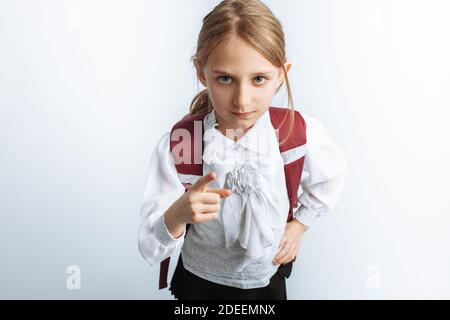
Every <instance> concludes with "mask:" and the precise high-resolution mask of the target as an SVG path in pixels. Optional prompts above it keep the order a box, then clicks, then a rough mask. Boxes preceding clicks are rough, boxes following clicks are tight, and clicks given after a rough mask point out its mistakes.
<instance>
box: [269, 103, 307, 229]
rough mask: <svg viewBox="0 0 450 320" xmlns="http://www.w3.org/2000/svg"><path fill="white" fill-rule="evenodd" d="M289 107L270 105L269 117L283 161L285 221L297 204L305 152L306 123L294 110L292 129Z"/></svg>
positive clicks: (292, 213) (291, 214)
mask: <svg viewBox="0 0 450 320" xmlns="http://www.w3.org/2000/svg"><path fill="white" fill-rule="evenodd" d="M290 112H291V111H290V109H287V108H276V107H270V108H269V113H270V119H271V122H272V125H273V127H274V129H275V130H276V131H277V137H278V141H279V142H280V143H281V142H283V141H284V142H283V143H282V144H280V153H281V156H282V158H283V161H284V175H285V178H286V187H287V191H288V196H289V212H288V218H287V221H291V220H292V219H293V215H294V208H296V207H297V206H298V188H299V187H300V181H301V177H302V172H303V165H304V162H305V153H306V123H305V120H304V119H303V117H302V116H301V114H300V113H299V112H298V111H295V112H294V122H293V127H292V131H291V132H290V133H289V129H290V122H291V116H290V114H289V113H290Z"/></svg>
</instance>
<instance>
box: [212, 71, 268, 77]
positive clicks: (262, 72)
mask: <svg viewBox="0 0 450 320" xmlns="http://www.w3.org/2000/svg"><path fill="white" fill-rule="evenodd" d="M213 72H214V73H220V74H227V75H230V76H231V75H232V74H231V73H229V72H226V71H221V70H213ZM257 74H266V75H269V74H272V71H260V72H255V73H252V74H251V75H252V76H255V75H257Z"/></svg>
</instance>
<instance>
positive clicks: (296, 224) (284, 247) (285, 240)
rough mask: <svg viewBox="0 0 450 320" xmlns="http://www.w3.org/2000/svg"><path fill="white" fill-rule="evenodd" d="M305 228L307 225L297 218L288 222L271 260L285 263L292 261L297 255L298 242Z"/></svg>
mask: <svg viewBox="0 0 450 320" xmlns="http://www.w3.org/2000/svg"><path fill="white" fill-rule="evenodd" d="M307 229H308V227H307V226H305V225H304V224H303V223H301V222H300V221H298V220H297V219H292V220H291V221H290V222H288V223H287V224H286V228H285V230H284V234H283V236H282V237H281V241H280V244H279V246H278V248H279V251H278V253H277V255H276V256H275V258H274V259H273V261H272V262H273V263H274V264H286V263H289V262H291V261H293V260H294V259H295V257H296V256H297V253H298V250H299V248H300V243H301V241H302V238H303V235H304V233H305V232H306V230H307Z"/></svg>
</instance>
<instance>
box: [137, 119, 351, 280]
mask: <svg viewBox="0 0 450 320" xmlns="http://www.w3.org/2000/svg"><path fill="white" fill-rule="evenodd" d="M302 116H303V118H304V120H305V122H306V126H307V131H306V134H307V135H306V136H307V145H306V148H304V150H305V162H304V167H303V172H302V178H301V184H300V187H299V191H298V199H299V207H297V208H295V211H294V217H295V218H296V219H298V220H299V221H300V222H302V223H303V224H305V225H306V226H311V225H312V224H313V222H314V221H315V220H316V219H317V218H318V217H321V216H323V215H324V214H325V213H326V212H328V211H330V210H332V208H333V207H334V206H335V205H336V204H337V202H338V199H339V197H340V195H341V193H342V190H343V187H344V183H345V172H346V161H345V158H344V156H343V154H342V151H341V150H340V148H339V147H338V146H337V145H336V144H335V143H333V142H332V140H331V137H330V135H329V133H328V132H327V130H326V129H325V128H324V127H323V126H322V124H321V123H320V122H319V121H318V120H316V119H314V118H311V117H309V116H307V115H305V114H303V113H302ZM216 126H217V123H216V119H215V113H214V111H212V112H211V113H209V114H208V115H207V116H206V117H205V119H204V127H205V132H204V136H203V139H204V150H203V174H204V175H206V174H207V173H208V172H211V171H214V172H216V177H217V178H216V180H214V181H213V182H212V183H210V184H209V187H211V188H229V189H231V190H232V191H233V192H232V194H231V196H229V197H227V198H225V199H221V209H220V213H219V219H218V220H214V221H209V222H206V223H202V224H193V225H191V228H190V230H189V232H188V234H187V236H186V238H185V237H184V235H185V234H184V233H183V235H182V236H181V237H179V238H177V239H174V238H173V237H172V236H171V234H170V233H169V232H168V230H167V227H166V225H165V223H164V216H163V214H164V212H165V210H167V209H168V208H169V206H170V205H171V204H172V203H173V202H174V201H175V200H176V199H178V198H179V197H180V196H181V195H182V194H183V193H184V187H183V185H182V184H181V182H180V177H179V176H178V174H177V172H176V169H175V164H174V160H173V157H172V154H171V152H170V149H169V142H170V132H167V133H166V134H164V135H163V137H162V138H161V139H160V140H159V142H158V143H157V145H156V147H155V149H154V151H153V155H152V158H151V161H150V169H149V173H148V177H147V185H146V189H145V192H144V198H143V202H142V207H141V222H140V228H139V249H140V251H141V254H142V255H143V257H144V258H145V259H146V260H147V261H148V262H149V263H150V264H151V265H153V264H156V263H158V262H160V261H162V260H164V259H165V258H167V257H169V256H170V255H171V254H172V253H174V252H175V251H176V250H177V249H180V248H181V250H182V252H181V254H182V259H183V265H184V267H185V268H186V269H187V270H188V271H190V272H192V273H194V274H196V275H197V276H199V277H202V278H204V279H207V280H210V281H213V282H216V283H220V284H224V285H230V286H235V287H239V288H257V287H263V286H266V285H267V284H268V283H269V280H270V277H271V276H272V275H273V274H274V273H275V272H276V270H277V266H275V265H273V264H272V263H271V261H272V259H273V257H274V256H275V255H276V253H277V249H278V243H279V241H280V239H281V236H282V235H283V231H284V228H285V225H286V216H287V212H288V210H289V200H288V195H287V189H286V182H285V176H284V166H283V165H284V164H283V158H282V156H281V154H280V151H279V147H278V141H277V138H276V134H275V130H274V129H273V126H272V123H271V121H270V115H269V112H268V111H267V112H265V113H264V114H263V115H262V116H261V117H260V118H259V119H258V121H257V122H256V123H255V125H254V126H253V127H252V128H251V129H250V130H248V132H247V133H246V134H245V135H244V136H243V137H242V138H240V139H239V140H237V141H236V142H235V141H233V140H231V139H230V138H228V137H226V136H224V135H223V134H222V133H221V132H220V131H218V130H217V129H216Z"/></svg>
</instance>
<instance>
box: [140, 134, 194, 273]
mask: <svg viewBox="0 0 450 320" xmlns="http://www.w3.org/2000/svg"><path fill="white" fill-rule="evenodd" d="M169 139H170V132H168V133H166V134H165V135H164V136H163V137H162V138H161V139H160V140H159V141H158V143H157V145H156V146H155V148H154V150H153V154H152V157H151V160H150V168H149V171H148V175H147V182H146V187H145V191H144V197H143V200H142V205H141V209H140V223H139V233H138V246H139V251H140V252H141V254H142V256H143V257H144V258H145V260H147V262H148V263H149V264H150V265H153V264H156V263H159V262H161V261H163V260H164V259H165V258H167V257H169V256H170V255H172V253H174V251H175V250H177V249H179V248H181V246H182V244H183V242H184V235H185V233H186V230H185V231H184V232H183V235H181V236H180V237H179V238H176V239H175V238H173V236H172V235H171V234H170V233H169V231H168V230H167V226H166V224H165V222H164V212H165V211H166V210H167V209H168V208H169V207H170V206H171V205H172V203H173V202H175V200H177V199H178V198H179V197H180V196H181V195H182V194H183V193H184V187H183V185H182V184H181V182H180V179H179V177H178V174H177V172H176V169H175V163H174V160H173V157H172V154H171V152H170V149H169Z"/></svg>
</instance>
